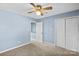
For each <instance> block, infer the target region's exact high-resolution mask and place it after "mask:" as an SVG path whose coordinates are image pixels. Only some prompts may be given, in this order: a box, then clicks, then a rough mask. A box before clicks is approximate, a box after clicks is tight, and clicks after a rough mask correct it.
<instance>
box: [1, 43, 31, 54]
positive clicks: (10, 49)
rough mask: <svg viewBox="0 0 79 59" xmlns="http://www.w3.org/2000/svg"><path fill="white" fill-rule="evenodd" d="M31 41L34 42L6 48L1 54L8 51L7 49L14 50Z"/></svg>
mask: <svg viewBox="0 0 79 59" xmlns="http://www.w3.org/2000/svg"><path fill="white" fill-rule="evenodd" d="M30 43H32V42H28V43H24V44H21V45H18V46H16V47H13V48H9V49H6V50H4V51H1V52H0V54H1V53H4V52H7V51H10V50H13V49H16V48H19V47H22V46H24V45H28V44H30Z"/></svg>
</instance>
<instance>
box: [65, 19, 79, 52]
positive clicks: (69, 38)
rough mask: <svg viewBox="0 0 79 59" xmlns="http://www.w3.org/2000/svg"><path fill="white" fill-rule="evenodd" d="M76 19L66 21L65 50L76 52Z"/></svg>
mask: <svg viewBox="0 0 79 59" xmlns="http://www.w3.org/2000/svg"><path fill="white" fill-rule="evenodd" d="M77 40H78V19H77V18H70V19H66V48H67V49H69V50H73V51H77Z"/></svg>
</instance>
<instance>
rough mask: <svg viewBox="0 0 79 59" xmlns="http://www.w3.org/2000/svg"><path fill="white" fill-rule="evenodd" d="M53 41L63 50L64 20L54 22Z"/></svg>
mask: <svg viewBox="0 0 79 59" xmlns="http://www.w3.org/2000/svg"><path fill="white" fill-rule="evenodd" d="M55 39H56V45H57V46H60V47H63V48H65V20H64V19H56V20H55Z"/></svg>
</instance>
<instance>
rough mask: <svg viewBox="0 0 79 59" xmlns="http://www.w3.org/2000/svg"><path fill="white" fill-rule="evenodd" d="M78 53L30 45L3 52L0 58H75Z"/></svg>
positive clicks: (52, 47) (35, 44)
mask: <svg viewBox="0 0 79 59" xmlns="http://www.w3.org/2000/svg"><path fill="white" fill-rule="evenodd" d="M77 55H79V53H77V52H73V51H69V50H66V49H64V48H60V47H56V46H54V45H51V44H46V43H45V44H42V43H30V44H28V45H25V46H22V47H19V48H16V49H13V50H10V51H7V52H4V53H2V54H0V56H77Z"/></svg>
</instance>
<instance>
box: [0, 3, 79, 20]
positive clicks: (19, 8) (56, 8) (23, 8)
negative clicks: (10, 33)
mask: <svg viewBox="0 0 79 59" xmlns="http://www.w3.org/2000/svg"><path fill="white" fill-rule="evenodd" d="M39 4H41V5H43V6H44V7H46V5H47V6H48V5H49V6H50V5H52V6H53V10H52V11H48V13H47V14H45V15H44V16H37V15H36V14H35V13H32V14H28V13H27V12H28V11H31V9H32V6H31V5H30V4H28V3H0V10H4V11H10V12H14V13H17V14H20V15H24V16H29V17H32V18H35V19H40V18H43V17H48V16H51V15H56V14H60V13H65V12H69V11H74V10H77V9H79V3H46V4H45V3H44V4H43V3H39Z"/></svg>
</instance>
